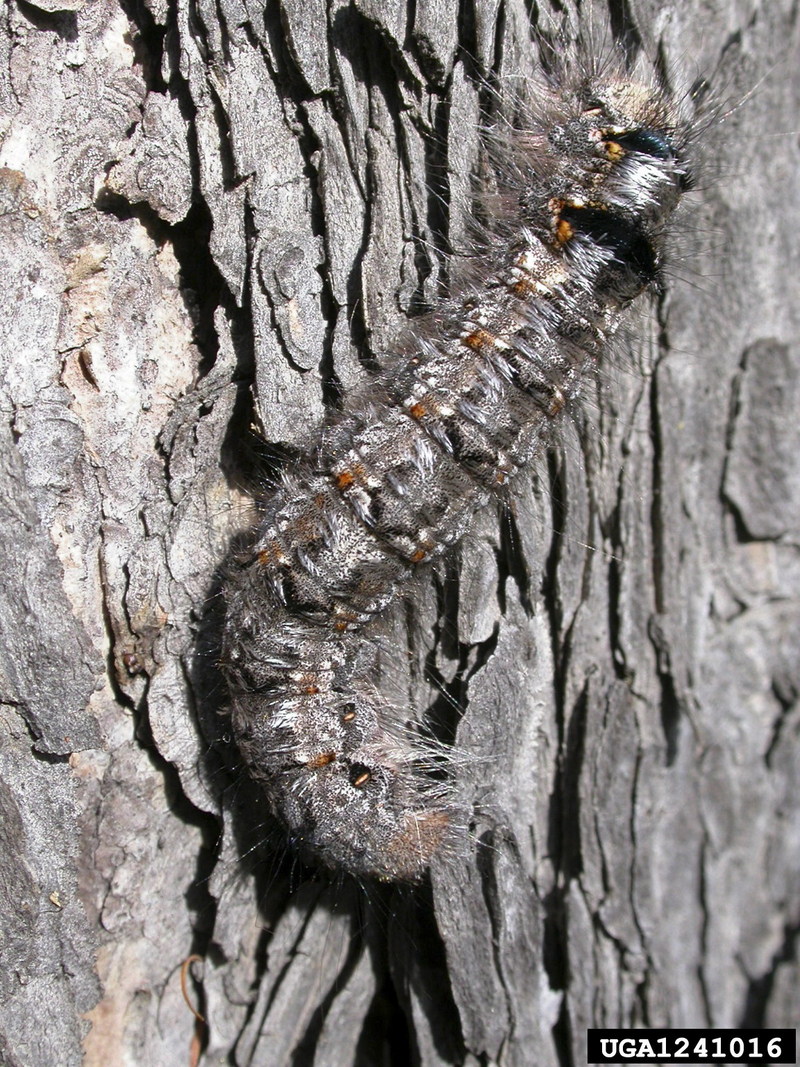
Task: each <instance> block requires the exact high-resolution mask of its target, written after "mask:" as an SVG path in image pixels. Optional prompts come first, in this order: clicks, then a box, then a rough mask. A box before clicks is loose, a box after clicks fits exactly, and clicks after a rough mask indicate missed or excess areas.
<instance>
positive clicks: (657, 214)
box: [222, 68, 689, 880]
mask: <svg viewBox="0 0 800 1067" xmlns="http://www.w3.org/2000/svg"><path fill="white" fill-rule="evenodd" d="M532 96H533V104H532V105H531V107H530V109H529V113H528V115H527V119H526V123H525V124H524V126H523V128H521V129H516V130H510V129H506V130H504V131H503V136H502V137H501V136H500V135H499V134H497V133H496V132H495V133H494V135H492V136H490V138H489V140H490V142H491V144H490V148H491V151H492V155H493V165H494V169H495V172H496V183H497V195H496V196H493V198H492V201H491V215H492V221H491V226H490V229H489V234H488V236H487V240H486V247H485V249H484V250H483V252H482V254H480V255H477V256H476V257H475V261H474V263H473V264H472V265H471V269H470V272H469V275H465V276H463V277H461V278H459V279H458V281H457V284H456V285H455V286H454V294H453V297H452V299H451V301H450V302H449V303H448V304H446V305H445V306H444V307H443V308H442V309H440V310H438V311H437V312H435V313H434V314H432V315H431V316H428V317H426V319H424V320H422V321H421V322H420V323H419V324H418V326H417V328H416V329H415V330H414V332H413V334H412V335H411V337H410V338H409V339H406V340H405V341H404V343H403V345H402V350H401V351H399V352H398V353H397V354H396V356H395V357H394V358H393V360H392V361H391V362H390V363H389V364H388V366H386V368H385V370H384V372H383V374H382V375H381V377H380V378H379V379H378V380H377V381H374V382H372V383H371V384H370V388H369V391H368V392H367V391H361V392H360V393H358V394H357V395H356V396H354V397H353V398H352V399H351V400H350V401H349V402H348V404H347V406H346V407H345V410H344V411H343V413H342V414H341V416H340V417H339V418H338V420H337V421H336V422H335V423H334V424H332V425H330V426H327V427H325V428H324V429H322V430H321V431H320V432H319V433H318V434H317V436H316V439H315V440H314V442H313V444H312V446H311V447H310V448H309V451H308V454H307V456H306V458H305V460H304V461H303V462H302V463H300V464H299V465H297V466H296V467H295V468H294V469H292V470H290V471H289V472H288V473H287V474H286V475H285V476H284V480H283V484H282V486H281V488H280V489H279V490H278V491H277V492H276V493H275V494H274V495H273V496H272V497H271V498H270V499H268V500H267V501H265V504H264V512H263V516H262V518H261V521H260V522H259V524H258V527H257V529H256V530H255V531H254V534H253V537H252V538H251V540H250V541H249V543H248V545H247V547H246V549H244V550H243V551H241V552H239V553H238V554H237V557H236V558H235V560H233V561H232V562H231V565H230V568H229V572H228V575H227V578H226V582H225V589H224V593H225V600H226V611H227V615H226V623H225V629H224V635H223V655H222V665H223V669H224V671H225V673H226V676H227V679H228V682H229V686H230V690H231V698H232V701H231V703H232V722H233V730H234V735H235V737H236V741H237V744H238V747H239V749H240V751H241V753H242V755H243V757H244V759H245V762H246V764H247V766H248V768H249V770H250V773H251V774H252V776H253V777H254V778H255V779H256V780H257V781H259V782H260V783H261V784H262V786H263V788H264V791H265V793H266V795H267V797H268V800H269V802H270V804H271V806H272V808H273V810H274V811H275V812H276V814H277V815H278V816H279V817H280V818H281V820H282V821H283V822H284V823H285V824H286V826H287V828H288V830H289V832H290V835H291V837H292V839H293V840H294V842H295V843H296V844H297V845H298V846H300V847H302V848H304V849H305V850H307V851H309V852H310V853H312V854H313V855H315V856H316V857H317V858H319V859H320V860H322V862H324V863H325V864H327V865H330V866H333V867H338V868H342V869H344V870H346V871H348V872H350V873H352V874H355V875H358V876H363V875H367V876H370V875H371V876H377V877H379V878H383V879H389V880H392V879H399V880H402V879H407V880H414V879H416V878H418V877H419V876H420V874H421V873H422V872H423V871H424V869H425V867H426V866H427V865H428V863H429V862H430V860H431V857H432V856H433V855H434V854H435V852H436V850H437V849H438V848H439V847H440V846H441V844H442V842H443V840H445V839H446V838H447V835H448V834H449V833H450V829H451V827H452V826H453V825H454V824H457V823H458V821H459V815H458V812H457V811H455V810H454V802H453V800H452V791H451V787H450V782H449V781H448V779H447V777H446V776H445V777H442V776H441V775H437V773H436V771H437V764H438V756H439V749H438V748H437V746H436V745H435V744H434V743H432V742H427V741H425V740H424V739H423V738H422V737H421V736H420V735H419V733H418V732H416V731H413V730H411V729H410V728H409V729H406V728H403V727H402V726H398V725H397V722H396V719H397V716H396V714H392V713H391V712H390V709H389V706H388V703H387V702H386V701H385V700H384V699H383V698H382V696H381V694H380V693H379V692H378V691H377V690H376V688H375V687H374V686H373V685H371V684H370V680H369V662H368V659H369V657H368V655H367V651H366V650H367V645H368V642H367V641H366V640H365V637H366V635H368V633H369V629H368V628H369V624H370V622H371V621H373V620H375V619H376V617H378V616H380V615H381V613H382V612H384V611H385V609H386V607H387V605H388V604H389V603H390V602H391V601H392V599H393V597H395V595H396V594H397V591H398V590H399V589H401V588H402V587H403V586H404V584H405V583H407V581H408V579H409V577H410V575H411V574H412V573H413V572H414V571H415V570H416V569H417V568H419V567H420V566H423V565H425V564H426V563H428V562H429V561H430V560H431V559H432V558H434V557H436V556H437V555H439V554H440V553H441V552H442V551H443V550H445V549H446V548H447V547H448V546H450V545H452V544H454V543H455V542H456V541H458V540H459V539H460V538H461V537H462V536H463V534H464V533H465V531H466V530H467V529H468V526H469V523H470V520H471V518H472V516H473V515H474V514H475V512H476V511H477V510H478V509H480V508H482V507H484V506H485V505H486V504H487V502H488V501H490V500H491V499H492V497H493V496H494V495H496V494H497V493H498V492H499V491H500V490H501V487H503V486H504V485H505V484H506V483H507V482H508V480H509V479H511V478H512V477H513V476H514V475H515V473H516V472H518V471H519V470H520V469H521V468H525V467H526V466H527V465H528V464H529V463H530V461H531V459H532V458H533V457H534V456H535V454H536V452H537V449H538V448H539V446H540V443H541V440H542V438H543V436H544V435H545V434H546V433H547V431H548V430H549V427H550V426H551V424H552V423H553V422H554V420H556V419H557V418H558V417H559V416H560V414H561V413H562V411H563V410H564V409H565V408H566V407H568V405H569V404H570V403H571V402H572V401H573V400H574V399H575V397H576V396H577V395H578V393H579V391H580V388H581V383H582V381H583V380H584V379H585V377H586V375H587V374H589V373H591V372H592V371H593V369H594V368H595V367H596V366H597V364H598V363H599V361H600V360H601V359H602V358H603V357H604V355H605V353H606V352H607V351H608V349H609V341H610V338H611V336H612V335H613V334H614V332H615V330H616V329H617V327H618V324H619V321H620V315H621V312H622V310H623V309H624V307H625V306H626V305H627V304H629V303H630V302H631V301H632V300H633V299H634V298H635V297H636V296H637V295H638V294H640V293H641V292H642V291H644V290H645V289H646V288H647V287H648V286H651V285H652V284H653V283H654V282H655V281H656V279H657V277H658V273H659V266H660V262H661V254H662V245H663V240H664V226H665V223H666V222H667V220H668V218H669V216H670V214H671V213H672V211H673V210H674V208H675V207H676V205H677V203H678V201H679V199H680V196H681V194H682V192H683V191H684V190H685V189H686V188H687V186H688V184H689V171H688V164H687V161H686V158H685V156H686V148H687V140H688V136H687V133H686V129H685V124H684V122H683V119H682V117H681V115H680V113H679V111H678V109H677V107H676V106H675V104H674V103H673V102H672V101H671V100H670V99H669V98H668V97H667V95H666V94H665V93H664V92H663V91H661V90H660V89H656V88H653V87H650V86H646V85H643V84H639V83H636V82H633V81H631V80H630V79H629V78H628V77H627V76H625V75H624V74H623V73H622V71H621V70H611V69H608V68H606V69H601V68H598V69H596V70H594V71H590V72H589V73H587V74H585V75H584V76H582V77H581V78H580V79H579V80H577V81H575V82H574V83H570V82H568V81H566V80H563V79H562V80H561V81H560V83H559V84H558V85H557V86H553V85H547V86H546V85H539V86H536V87H534V88H533V90H532Z"/></svg>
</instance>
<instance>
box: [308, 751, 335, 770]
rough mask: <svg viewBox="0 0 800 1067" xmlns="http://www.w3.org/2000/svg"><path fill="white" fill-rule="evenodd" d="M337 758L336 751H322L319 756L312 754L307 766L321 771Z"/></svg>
mask: <svg viewBox="0 0 800 1067" xmlns="http://www.w3.org/2000/svg"><path fill="white" fill-rule="evenodd" d="M335 759H336V753H335V752H321V753H320V754H319V755H318V756H312V758H311V759H310V760H309V761H308V762H307V763H306V767H308V769H309V770H312V771H319V770H321V769H322V768H323V767H327V766H328V764H329V763H333V761H334V760H335Z"/></svg>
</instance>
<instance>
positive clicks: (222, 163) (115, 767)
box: [0, 0, 800, 1067]
mask: <svg viewBox="0 0 800 1067" xmlns="http://www.w3.org/2000/svg"><path fill="white" fill-rule="evenodd" d="M555 6H556V5H554V7H555ZM558 6H559V7H560V6H561V5H558ZM610 7H611V8H612V23H613V25H614V26H615V28H616V30H617V31H619V30H620V26H621V21H620V20H621V17H622V12H623V8H624V7H625V5H622V4H618V3H612V4H610ZM632 8H633V11H632V17H633V20H634V25H635V26H636V28H637V31H638V33H639V34H641V37H642V40H643V42H644V47H645V50H646V51H648V52H649V53H650V54H651V55H655V54H656V52H657V50H658V51H660V54H661V56H663V57H664V59H665V60H666V63H667V66H668V69H674V72H675V74H674V76H675V80H676V84H677V85H678V86H680V85H681V84H682V83H684V82H686V81H687V80H688V81H689V82H691V81H692V80H693V79H694V78H695V77H696V76H700V75H703V76H704V77H705V78H706V79H707V80H708V82H709V84H710V86H711V90H712V92H713V93H716V94H717V95H718V97H719V98H721V99H723V100H724V101H726V102H727V107H728V108H729V109H730V113H729V114H728V115H727V116H726V117H725V119H724V121H722V122H719V121H717V122H715V123H712V124H711V125H709V127H708V128H707V129H704V130H702V131H701V133H700V135H699V138H698V141H699V149H700V150H701V153H702V155H703V157H704V159H705V166H704V168H703V170H702V176H701V181H700V187H699V188H698V190H697V191H696V192H695V193H693V194H692V197H691V200H692V201H693V203H692V205H691V206H690V207H689V208H688V209H687V211H686V213H685V214H684V215H683V216H682V224H681V225H680V226H679V230H680V232H679V233H678V235H677V250H676V252H675V254H674V256H673V259H672V265H671V269H670V271H669V276H668V280H667V287H666V290H665V292H664V294H662V295H661V296H660V297H658V298H657V299H653V301H652V302H651V304H650V306H649V307H647V308H644V309H642V310H641V313H640V314H639V316H638V317H636V318H635V319H634V320H633V321H632V325H631V328H630V331H629V333H628V335H627V338H626V341H625V342H624V344H622V345H620V349H619V351H618V352H617V357H616V358H615V361H614V365H613V366H608V367H606V368H604V369H603V374H602V376H601V378H600V380H599V381H598V382H597V383H592V384H590V385H589V386H588V387H587V395H586V405H585V410H582V411H581V412H580V413H575V414H574V416H573V418H571V419H570V420H568V421H566V422H565V424H564V426H563V427H562V431H563V432H562V434H561V437H560V440H559V443H558V446H557V447H554V449H553V451H552V453H551V454H550V455H549V456H544V457H543V458H542V461H541V463H540V465H539V467H538V468H537V469H536V470H535V471H534V472H532V474H531V475H530V476H527V477H523V478H522V479H521V480H518V483H517V484H516V485H515V486H514V490H513V493H512V495H511V497H510V500H509V504H508V508H507V509H506V512H505V513H504V514H502V515H498V514H496V513H495V512H494V511H493V512H492V513H490V514H486V515H484V516H482V517H481V519H480V521H479V522H478V523H477V524H476V527H475V529H474V531H473V532H472V534H471V536H470V538H469V539H468V541H467V542H466V543H465V544H464V545H462V546H461V547H460V549H459V551H458V554H457V556H455V557H454V558H453V559H451V560H448V561H447V563H446V564H443V565H442V566H441V567H440V568H439V569H438V570H437V572H436V573H433V574H431V575H430V576H429V577H428V578H427V579H426V580H425V581H421V582H420V583H419V584H418V586H417V587H415V589H414V590H413V596H412V597H409V599H408V602H407V603H406V604H404V605H402V610H398V612H396V613H395V615H394V616H393V617H392V618H391V619H389V620H387V623H386V626H387V628H388V629H389V630H390V632H391V633H392V635H393V641H392V646H393V647H394V648H395V649H400V648H403V649H404V655H403V658H402V662H401V661H400V659H401V658H400V654H399V652H396V654H395V657H394V661H393V662H390V663H389V664H388V666H387V685H389V684H390V685H392V686H395V687H397V689H398V691H400V690H403V689H405V690H406V691H407V693H409V694H410V699H411V702H412V704H413V706H414V707H415V708H417V709H425V708H427V707H431V708H432V711H433V714H435V715H437V716H438V717H439V721H440V723H441V722H444V724H445V726H446V724H447V722H448V721H449V722H450V723H451V724H452V726H453V728H454V729H456V742H457V747H458V749H459V750H460V751H462V752H463V753H464V755H465V765H464V767H463V769H462V771H461V774H460V783H461V784H460V789H461V791H462V793H463V798H464V803H465V805H467V806H468V807H469V808H471V809H472V810H473V811H474V820H473V826H472V828H471V833H470V838H469V843H468V845H467V846H465V848H464V851H463V853H462V854H459V855H457V856H451V857H446V858H445V859H443V860H442V861H441V862H440V863H437V864H436V865H435V867H434V870H433V872H432V877H431V881H430V884H429V885H426V886H422V887H419V888H416V889H414V888H405V889H395V888H391V887H365V888H359V887H355V886H350V885H347V884H345V883H343V882H341V881H338V880H335V879H334V880H331V879H329V878H328V877H327V876H326V875H324V874H323V873H321V872H313V871H308V870H304V869H301V868H299V867H298V866H297V865H296V864H293V863H292V861H291V858H290V857H286V856H284V855H282V853H281V848H280V846H279V845H278V844H276V837H275V834H274V832H273V831H272V830H271V829H269V830H268V829H266V828H265V822H266V820H267V816H266V814H265V813H264V811H263V810H262V808H261V806H260V805H259V798H258V796H257V795H255V794H254V792H253V791H252V790H251V788H250V786H249V785H248V783H247V781H245V780H244V779H243V778H242V776H241V775H240V774H239V773H237V769H236V761H235V755H234V754H233V753H232V752H231V751H230V749H231V745H230V743H229V739H228V737H227V734H226V730H225V720H224V717H223V716H222V715H220V714H219V711H220V709H221V707H222V706H223V705H224V693H223V692H222V690H221V681H220V680H219V678H218V677H217V676H216V671H215V668H214V662H213V659H214V653H213V647H214V626H215V608H216V605H217V604H218V598H217V596H216V593H217V588H218V587H217V585H216V577H215V576H216V568H217V567H218V566H219V564H220V563H221V561H222V560H223V559H224V557H225V554H226V551H227V550H228V547H229V545H230V541H231V538H232V537H233V536H234V535H235V533H236V531H237V530H241V529H243V528H244V527H245V526H246V524H247V522H248V521H249V515H250V511H249V505H248V500H249V497H248V494H247V492H246V490H247V489H248V488H252V485H253V483H254V481H257V480H258V478H259V477H262V478H264V477H266V476H265V475H263V474H261V475H259V471H260V470H262V471H263V469H264V467H265V464H264V462H263V454H262V453H263V448H262V446H261V444H260V443H259V439H258V437H257V436H256V434H255V433H254V430H253V423H254V420H258V422H259V423H260V432H262V433H263V435H264V437H265V438H266V439H267V440H268V441H270V442H273V443H276V444H279V445H281V446H282V447H284V448H294V449H302V448H303V446H304V444H306V443H307V442H308V440H309V435H310V432H311V429H312V427H313V426H314V425H315V424H316V423H317V422H319V420H320V419H321V418H322V416H323V414H324V412H325V410H326V407H327V406H329V405H330V404H331V402H332V401H333V399H334V390H333V389H332V387H331V383H332V382H334V381H335V382H338V383H339V385H340V387H341V388H342V389H343V390H348V389H350V388H352V387H353V386H354V385H355V384H356V383H357V382H360V381H362V380H363V379H364V378H365V377H367V376H368V375H369V373H370V365H371V363H370V360H372V359H376V360H377V361H378V362H379V361H380V359H381V355H382V353H385V352H386V351H388V350H389V349H390V347H391V345H392V343H393V341H394V339H395V338H396V337H397V335H398V331H399V329H400V328H401V326H402V324H403V322H404V321H406V318H407V315H408V314H410V313H413V312H414V311H415V310H416V309H417V308H418V307H419V305H420V304H421V303H422V302H435V299H436V296H437V294H438V293H439V292H440V291H441V286H442V258H441V255H440V254H439V251H437V250H441V249H442V247H443V245H444V244H446V243H448V242H449V243H450V244H451V245H452V246H453V247H455V248H459V247H463V245H464V243H465V241H466V239H467V231H468V227H467V224H466V220H467V218H468V215H469V211H470V196H471V188H472V186H471V177H472V175H473V174H474V170H475V165H476V161H477V158H478V152H479V142H478V137H477V134H476V127H477V123H478V119H479V94H480V80H479V77H480V76H482V77H486V76H489V75H491V74H493V73H496V74H499V75H500V76H501V77H504V78H511V79H513V78H514V77H516V76H518V75H519V74H523V75H524V74H525V73H526V72H529V71H535V70H536V69H537V67H538V65H539V62H540V56H539V52H540V50H541V48H542V43H541V42H542V38H541V37H540V38H537V39H536V40H531V31H530V23H531V20H532V19H533V20H534V21H537V23H538V26H539V28H540V30H541V31H542V32H543V33H544V34H545V35H546V34H547V33H548V32H550V31H553V30H555V29H556V28H557V26H558V25H559V23H558V22H557V21H556V17H555V15H553V14H552V13H551V11H550V8H549V7H548V6H547V5H545V4H541V5H538V6H537V5H526V4H525V3H523V2H522V0H508V2H506V3H504V4H499V3H494V2H492V0H476V2H475V5H474V10H473V9H472V8H471V7H470V6H469V5H462V6H459V5H457V4H455V3H445V2H444V0H435V2H434V0H421V2H418V3H417V4H416V5H409V6H406V5H405V4H402V3H387V2H386V0H382V2H381V3H375V2H373V0H355V2H353V3H348V4H345V3H342V4H336V3H332V4H323V3H321V2H320V0H310V2H306V3H305V4H299V3H297V2H296V0H283V2H279V0H278V2H275V3H270V4H268V5H267V7H266V9H263V8H262V7H261V6H258V5H256V6H253V5H252V4H250V3H248V2H247V0H242V2H240V0H225V2H224V3H221V4H219V5H211V4H207V3H202V2H201V3H199V4H196V5H195V4H188V3H186V2H185V0H175V3H166V2H165V0H151V2H150V3H148V4H146V5H145V4H142V5H137V4H133V3H131V4H127V5H123V6H122V7H120V6H118V4H117V3H115V2H114V0H95V2H93V3H91V4H84V2H83V0H40V2H37V3H35V4H34V3H30V2H28V0H17V3H16V4H11V5H10V6H9V7H8V8H7V9H6V13H5V15H4V21H3V26H2V32H1V33H0V48H2V53H3V54H2V58H1V59H0V94H2V104H3V114H4V117H3V126H2V129H3V142H2V151H1V154H0V165H1V166H2V167H3V168H4V169H2V170H0V193H1V194H2V204H3V209H2V214H0V229H1V230H2V244H1V246H0V247H1V248H2V262H3V268H2V276H3V278H4V282H5V286H4V287H5V292H6V300H5V301H4V303H3V306H2V308H0V322H2V337H3V343H2V356H1V357H0V358H2V381H1V382H0V406H1V407H2V414H3V419H2V423H1V429H2V434H3V438H4V440H3V451H2V456H3V459H2V465H0V536H2V545H3V564H2V567H3V571H2V575H3V576H2V582H0V632H2V636H3V640H2V646H3V647H2V650H1V651H0V656H1V657H2V658H1V659H0V685H1V688H0V705H1V706H0V806H1V807H2V813H1V816H0V819H1V821H0V838H1V839H2V846H3V847H2V851H1V852H0V915H2V928H1V929H0V952H1V953H2V962H1V963H0V1003H1V1004H2V1008H1V1009H0V1059H2V1062H4V1063H8V1064H14V1065H20V1067H22V1065H24V1067H45V1065H50V1064H53V1063H58V1064H60V1065H64V1067H66V1065H70V1064H76V1063H80V1062H84V1063H87V1064H92V1065H94V1064H106V1063H116V1064H181V1063H190V1062H197V1056H198V1055H199V1056H200V1057H201V1058H200V1060H199V1062H201V1063H203V1064H213V1063H236V1064H241V1065H244V1064H248V1065H260V1064H265V1065H266V1064H282V1063H290V1062H291V1063H296V1064H306V1063H308V1064H312V1063H313V1064H316V1065H319V1067H326V1065H337V1067H338V1065H344V1064H350V1063H353V1064H355V1063H358V1064H367V1063H369V1064H372V1063H389V1062H394V1060H393V1058H392V1057H393V1056H394V1057H395V1058H396V1059H397V1061H398V1062H407V1061H408V1059H409V1058H411V1059H412V1060H414V1061H415V1062H419V1063H421V1064H425V1065H428V1064H431V1065H433V1064H445V1063H458V1064H460V1063H473V1064H476V1063H479V1062H480V1063H488V1062H497V1063H500V1064H504V1065H512V1064H520V1065H522V1064H532V1063H536V1064H543V1065H551V1064H552V1065H555V1064H564V1065H567V1064H573V1063H574V1064H580V1063H583V1062H584V1061H585V1051H584V1050H585V1030H586V1028H587V1027H588V1026H615V1027H627V1026H675V1027H678V1026H693V1027H701V1026H737V1025H747V1026H756V1027H758V1026H794V1025H795V1024H796V1022H797V1019H798V1015H799V1014H800V1012H799V1009H800V1003H799V1001H800V995H799V994H798V989H800V975H799V974H798V957H797V933H798V929H799V928H800V810H799V809H800V737H799V736H798V735H799V734H800V705H799V704H798V692H800V657H798V653H797V649H798V645H799V644H800V551H799V547H800V433H799V431H798V422H797V418H796V411H797V408H798V399H799V393H800V373H799V367H800V361H799V360H798V345H797V337H798V335H800V300H798V297H797V277H798V275H800V256H799V255H798V243H797V240H796V234H797V232H798V229H799V228H800V196H798V182H797V174H798V172H800V158H798V156H799V155H800V149H799V148H798V139H797V132H796V131H797V115H798V112H800V63H798V59H799V58H800V50H799V49H798V39H799V37H800V29H799V28H798V20H797V11H796V7H795V6H794V5H793V4H792V3H790V2H789V0H775V2H773V3H770V4H757V3H746V4H739V5H735V6H732V5H730V4H729V3H728V2H727V0H718V2H714V3H710V4H701V3H700V2H699V0H697V2H693V3H680V4H678V3H675V4H670V3H667V4H664V3H659V4H656V3H650V2H649V0H637V2H636V3H634V4H633V5H632ZM529 9H530V11H529ZM412 10H413V16H412V15H411V14H410V12H411V11H412ZM570 13H571V12H570V9H568V11H567V17H569V16H570ZM582 17H583V19H584V26H585V23H586V18H587V16H586V13H585V12H584V15H583V16H582ZM594 17H595V19H596V20H597V23H598V24H601V23H602V17H603V13H602V12H601V11H600V6H599V5H597V10H596V11H595V13H594ZM578 21H579V20H578V19H577V17H576V19H575V24H576V25H577V23H578ZM627 40H628V41H629V43H630V42H631V41H632V40H633V38H631V37H630V35H629V36H628V37H627ZM656 46H658V48H657V47H656ZM687 72H688V75H687ZM739 104H741V106H737V105H739ZM443 193H446V194H447V196H446V198H445V200H444V201H443V200H442V194H443ZM448 204H449V210H448V209H447V205H448ZM405 650H407V653H408V654H407V655H405ZM192 954H197V955H199V956H201V957H202V958H203V963H202V965H198V964H195V966H194V969H193V978H192V979H191V980H190V982H189V989H190V992H191V994H192V995H193V996H194V997H195V998H196V1000H197V1002H198V1003H199V1004H200V1006H201V1008H202V1011H203V1014H204V1015H205V1018H206V1020H207V1021H206V1024H205V1025H200V1024H199V1023H196V1021H195V1019H194V1017H193V1016H192V1014H191V1012H190V1011H189V1009H188V1007H187V1005H186V1004H185V1002H184V999H183V996H182V994H181V989H180V985H181V983H180V972H181V965H182V963H183V961H185V960H186V959H187V958H188V957H189V956H190V955H192ZM390 1050H392V1051H390Z"/></svg>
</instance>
